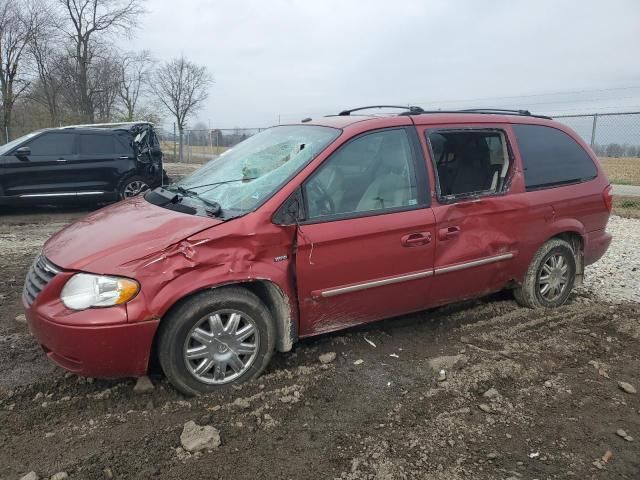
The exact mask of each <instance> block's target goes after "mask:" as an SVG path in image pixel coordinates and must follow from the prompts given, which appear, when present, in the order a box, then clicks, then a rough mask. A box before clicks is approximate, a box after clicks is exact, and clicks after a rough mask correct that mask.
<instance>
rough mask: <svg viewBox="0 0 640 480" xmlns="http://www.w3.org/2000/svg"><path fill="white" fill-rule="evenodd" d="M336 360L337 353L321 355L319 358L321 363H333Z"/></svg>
mask: <svg viewBox="0 0 640 480" xmlns="http://www.w3.org/2000/svg"><path fill="white" fill-rule="evenodd" d="M335 359H336V352H327V353H323V354H322V355H320V356H319V357H318V360H320V363H325V364H326V363H331V362H333V361H334V360H335Z"/></svg>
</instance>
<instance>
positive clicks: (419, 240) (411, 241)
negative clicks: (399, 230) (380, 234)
mask: <svg viewBox="0 0 640 480" xmlns="http://www.w3.org/2000/svg"><path fill="white" fill-rule="evenodd" d="M430 242H431V232H418V233H410V234H409V235H405V236H404V237H402V238H401V239H400V243H401V244H402V246H403V247H419V246H420V245H426V244H427V243H430Z"/></svg>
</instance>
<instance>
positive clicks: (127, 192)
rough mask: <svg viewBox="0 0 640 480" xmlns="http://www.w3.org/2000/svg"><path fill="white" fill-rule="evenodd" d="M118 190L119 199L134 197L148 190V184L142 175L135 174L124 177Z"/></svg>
mask: <svg viewBox="0 0 640 480" xmlns="http://www.w3.org/2000/svg"><path fill="white" fill-rule="evenodd" d="M119 190H120V191H119V193H120V199H122V200H124V199H125V198H131V197H135V196H136V195H140V194H141V193H143V192H146V191H147V190H149V184H148V183H147V181H146V180H145V179H144V178H143V177H140V176H137V175H135V176H133V177H128V178H126V179H125V180H124V181H123V182H122V183H121V184H120V189H119Z"/></svg>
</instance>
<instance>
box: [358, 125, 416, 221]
mask: <svg viewBox="0 0 640 480" xmlns="http://www.w3.org/2000/svg"><path fill="white" fill-rule="evenodd" d="M377 156H378V163H379V166H378V169H377V171H376V178H375V179H374V180H373V182H371V184H370V185H369V186H368V187H367V189H366V190H365V191H364V193H363V194H362V197H361V198H360V201H359V202H358V205H357V207H356V211H358V212H366V211H369V210H380V209H384V208H393V207H401V206H405V205H409V201H410V200H411V199H412V188H411V184H410V182H409V172H408V171H407V160H406V155H405V153H404V149H403V145H402V143H401V138H400V137H396V136H395V135H390V136H389V137H387V138H385V139H384V142H383V144H382V145H381V146H380V150H379V151H378V155H377Z"/></svg>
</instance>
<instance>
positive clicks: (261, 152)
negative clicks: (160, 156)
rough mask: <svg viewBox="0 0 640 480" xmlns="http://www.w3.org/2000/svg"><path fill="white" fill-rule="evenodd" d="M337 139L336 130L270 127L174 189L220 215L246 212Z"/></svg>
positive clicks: (206, 165) (313, 126) (327, 128)
mask: <svg viewBox="0 0 640 480" xmlns="http://www.w3.org/2000/svg"><path fill="white" fill-rule="evenodd" d="M339 134H340V130H338V129H335V128H329V127H319V126H315V125H289V126H281V127H273V128H270V129H268V130H265V131H263V132H260V133H258V134H256V135H254V136H252V137H250V138H248V139H247V140H245V141H244V142H242V143H240V144H238V145H236V146H235V147H233V148H231V149H230V150H227V151H226V152H224V153H223V154H222V155H220V156H219V157H218V158H216V159H213V160H211V161H209V162H208V163H206V164H205V165H204V166H203V167H201V168H199V169H198V170H196V171H195V172H193V173H192V174H191V175H189V176H188V177H186V178H185V179H183V180H182V181H181V182H179V183H178V184H177V186H176V188H178V187H179V188H182V189H183V190H187V191H189V192H191V193H193V194H195V195H197V197H199V198H201V199H202V200H203V201H206V202H209V203H217V204H219V205H220V207H221V208H222V210H223V211H225V210H238V211H240V212H246V211H249V210H252V209H253V208H254V207H255V206H256V205H258V204H259V203H260V202H261V201H262V200H264V199H265V198H268V197H270V196H271V195H272V194H273V193H274V192H276V191H277V190H278V189H279V188H280V187H281V186H282V185H283V184H284V183H285V182H286V181H287V180H288V179H290V178H291V177H292V176H293V175H294V174H295V173H296V172H298V171H299V170H300V169H301V168H302V167H304V166H305V165H306V164H307V163H308V162H310V161H311V160H312V159H313V158H314V157H315V156H316V155H317V154H318V153H320V152H321V151H322V150H323V149H324V148H325V147H326V146H327V145H329V144H330V143H331V142H332V141H333V140H334V139H335V138H337V137H338V135H339ZM169 188H171V187H169Z"/></svg>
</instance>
